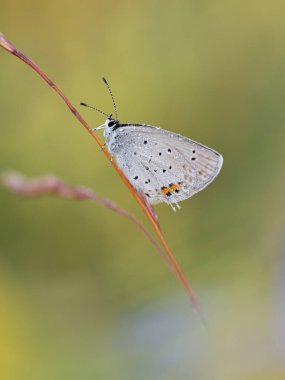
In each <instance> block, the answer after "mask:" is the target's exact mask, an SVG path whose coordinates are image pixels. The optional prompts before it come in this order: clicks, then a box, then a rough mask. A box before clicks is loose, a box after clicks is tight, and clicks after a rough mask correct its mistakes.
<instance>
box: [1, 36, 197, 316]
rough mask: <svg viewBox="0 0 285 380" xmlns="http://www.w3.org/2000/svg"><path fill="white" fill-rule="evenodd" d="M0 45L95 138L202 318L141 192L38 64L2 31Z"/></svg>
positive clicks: (183, 276) (190, 290)
mask: <svg viewBox="0 0 285 380" xmlns="http://www.w3.org/2000/svg"><path fill="white" fill-rule="evenodd" d="M0 46H1V47H2V48H3V49H5V50H6V51H8V52H9V53H11V54H13V55H15V56H16V57H17V58H19V59H21V60H22V61H24V62H25V63H26V64H27V65H28V66H30V67H31V68H32V69H33V70H34V71H35V72H36V73H37V74H39V75H40V76H41V77H42V79H43V80H44V81H45V82H46V83H47V84H48V85H49V86H50V87H51V88H52V89H53V90H54V91H55V92H56V93H57V94H58V95H59V96H60V97H61V99H62V100H63V101H64V102H65V104H66V105H67V107H68V108H69V109H70V111H71V112H72V113H73V115H74V116H75V117H76V118H77V120H78V121H79V122H80V123H81V124H82V125H83V127H84V128H85V129H86V130H87V132H88V133H89V134H90V135H91V136H92V137H93V138H94V139H95V140H96V142H97V144H98V145H99V146H100V148H101V149H102V150H103V152H104V154H105V156H106V157H107V159H108V161H110V162H111V164H112V166H113V168H114V169H115V170H116V172H117V173H118V174H119V176H120V177H121V179H122V181H123V182H124V183H125V185H126V186H127V187H128V189H129V190H130V192H131V193H132V195H133V197H134V198H135V199H136V201H137V203H138V204H139V206H140V207H141V209H142V210H143V212H144V213H145V215H146V216H147V218H148V220H149V221H150V223H151V224H152V226H153V228H154V230H155V232H156V235H157V237H158V239H159V240H160V242H161V244H162V246H163V248H164V250H165V253H166V255H167V256H168V258H169V261H170V262H171V263H172V266H173V269H174V272H175V274H176V277H177V278H178V280H179V282H180V283H181V284H182V285H183V287H184V288H185V290H186V291H187V293H188V294H189V296H190V298H191V301H192V305H193V308H194V310H195V311H196V312H197V313H198V314H199V315H200V317H201V319H202V320H204V318H203V314H202V310H201V305H200V303H199V300H198V298H197V297H196V295H195V293H194V291H193V289H192V287H191V285H190V284H189V282H188V281H187V279H186V277H185V275H184V273H183V272H182V269H181V268H180V265H179V264H178V262H177V260H176V259H175V257H174V256H173V254H172V252H171V250H170V248H169V247H168V244H167V243H166V240H165V238H164V236H163V234H162V232H161V229H160V227H159V224H158V221H157V219H156V217H155V214H154V212H153V211H152V209H151V208H150V207H148V205H147V203H146V201H144V199H143V197H142V196H141V194H139V193H138V192H137V191H136V190H135V189H134V188H133V187H132V185H131V184H130V182H129V181H128V179H127V178H126V176H125V175H124V173H123V172H122V171H121V170H120V169H119V167H118V166H117V164H116V162H115V161H114V160H111V155H110V153H109V152H108V151H107V149H106V148H105V146H104V144H103V143H102V142H101V140H100V139H99V137H98V136H97V135H96V134H95V133H94V132H93V131H92V129H91V128H90V127H89V125H88V124H87V122H86V121H85V120H84V119H83V117H82V116H81V115H80V113H79V112H78V111H77V109H76V108H75V107H74V106H73V105H72V103H71V102H70V101H69V99H68V98H67V97H66V96H65V95H64V93H63V92H62V91H61V90H60V89H59V88H58V87H57V86H56V84H55V83H54V82H53V81H52V80H51V79H50V78H49V77H48V76H47V75H46V74H45V73H44V72H43V71H42V70H41V69H40V68H39V66H38V65H36V64H35V63H34V62H33V61H32V60H30V59H29V58H28V57H27V56H26V55H25V54H23V53H22V52H21V51H20V50H19V49H17V48H16V47H15V46H14V45H13V44H12V43H11V42H10V41H9V40H8V39H7V38H6V37H5V36H4V35H3V34H2V33H0Z"/></svg>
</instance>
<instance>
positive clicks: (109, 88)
mask: <svg viewBox="0 0 285 380" xmlns="http://www.w3.org/2000/svg"><path fill="white" fill-rule="evenodd" d="M102 79H103V82H104V83H105V85H106V86H107V88H108V90H109V93H110V95H111V98H112V102H113V106H114V110H115V114H116V119H118V112H117V106H116V102H115V98H114V96H113V93H112V90H111V87H110V85H109V83H108V82H107V79H106V78H104V77H102Z"/></svg>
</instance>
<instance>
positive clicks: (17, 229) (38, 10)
mask: <svg viewBox="0 0 285 380" xmlns="http://www.w3.org/2000/svg"><path fill="white" fill-rule="evenodd" d="M284 16H285V4H284V1H274V2H272V1H269V0H265V1H244V0H241V1H228V0H227V1H226V0H215V1H214V0H206V1H198V0H196V1H183V0H182V1H179V2H177V1H161V0H158V1H148V0H147V1H130V0H122V1H110V0H105V1H96V0H95V1H85V0H83V1H80V2H77V1H73V0H71V1H68V2H67V1H54V0H50V1H49V2H37V1H35V0H29V1H25V2H23V1H20V0H14V1H8V0H2V2H1V14H0V25H1V31H2V32H3V33H4V34H5V35H6V36H7V37H8V38H9V39H10V40H11V41H12V42H14V43H15V44H16V45H17V47H18V48H20V49H21V50H22V51H23V52H24V53H26V54H27V55H28V56H29V57H30V58H31V59H33V60H34V61H35V62H37V63H38V64H39V65H40V67H41V68H42V69H43V70H44V71H45V72H46V73H47V74H48V75H49V76H50V77H51V79H52V80H54V81H55V82H56V83H57V85H58V86H59V87H60V88H61V89H62V90H63V91H64V92H65V94H66V95H67V96H68V97H69V99H70V100H71V101H72V102H73V104H78V103H79V102H80V101H84V102H86V103H89V104H91V105H94V106H96V107H98V108H101V109H103V110H104V111H105V112H109V113H111V112H113V109H112V103H111V99H110V97H109V94H108V92H107V90H106V88H105V86H104V84H103V83H102V81H101V76H102V75H104V76H106V77H107V78H108V80H109V82H110V84H111V87H112V90H113V92H114V95H115V98H116V101H117V105H118V108H119V117H120V119H121V121H128V122H137V123H140V122H142V123H148V124H153V125H159V126H161V127H162V128H164V129H168V130H172V131H174V132H178V133H181V134H184V135H186V136H188V137H191V138H192V139H194V140H197V141H199V142H201V143H203V144H205V145H207V146H210V147H212V148H213V149H216V150H217V151H218V152H220V153H222V154H223V156H224V166H223V169H222V171H221V173H220V175H219V176H218V177H217V179H216V180H215V181H214V182H213V184H211V185H210V186H209V187H208V188H207V189H206V190H204V191H203V192H201V193H199V194H198V195H196V196H194V197H193V198H192V199H190V200H188V201H185V202H183V203H182V204H181V206H182V210H181V211H179V212H177V213H176V214H174V213H173V211H172V210H171V208H170V207H168V206H166V205H158V206H157V207H156V211H157V214H158V216H159V221H160V224H161V226H162V229H163V231H164V233H165V237H166V239H167V241H168V243H169V246H170V247H171V249H172V251H173V253H174V254H175V256H176V258H177V259H178V261H179V262H180V264H181V266H182V268H183V269H184V271H185V274H186V276H187V278H188V279H189V280H190V281H191V283H192V285H193V287H194V289H195V291H196V293H197V294H198V296H199V298H200V300H201V302H202V303H203V306H204V309H205V314H206V317H207V321H208V325H207V328H206V329H205V328H204V327H203V326H202V325H201V323H200V321H199V319H198V318H197V316H196V315H195V314H194V313H193V310H192V309H191V306H190V303H189V300H188V297H187V296H186V294H185V292H184V290H183V289H182V287H181V286H180V285H179V284H178V283H177V281H176V279H175V278H174V276H173V275H172V273H171V272H170V271H169V270H168V268H167V267H166V266H165V264H164V262H163V261H162V260H161V258H160V257H159V256H158V255H157V253H156V252H155V251H154V249H153V247H152V246H151V245H150V243H149V241H147V240H146V239H145V237H144V236H143V235H142V233H141V232H140V231H139V230H138V229H137V228H136V226H134V225H133V224H131V223H130V222H129V221H128V220H125V219H123V218H122V217H120V216H119V215H117V214H114V213H112V212H111V211H110V210H107V209H104V208H102V207H100V206H97V205H95V204H92V203H88V202H86V203H84V202H82V203H80V202H75V201H68V200H63V199H59V198H53V197H44V198H37V199H21V198H18V197H16V196H15V195H12V194H9V193H8V192H7V191H6V190H4V189H3V188H1V189H0V373H1V379H3V380H10V379H11V380H14V379H17V380H19V379H21V380H22V379H24V380H26V379H29V380H34V379H39V378H40V379H54V380H57V379H58V380H64V379H66V380H67V379H68V380H72V379H103V380H105V379H106V380H107V379H108V380H109V379H124V380H133V379H136V380H144V379H158V380H160V379H163V380H168V379H169V380H170V379H174V378H175V379H179V380H186V379H187V380H188V379H195V380H196V379H198V380H200V379H202V380H204V379H211V380H213V379H219V380H224V379H225V380H228V379H231V380H232V379H234V380H249V379H250V380H257V379H258V380H261V379H262V380H263V379H274V380H275V379H284V376H285V360H284V359H285V325H284V318H285V295H284V287H285V237H284V225H285V211H284V190H285V176H284V160H285V150H284V140H285V130H284V122H285V114H284V93H285V75H284V72H285V70H284V69H285V48H284V47H285V24H284ZM0 68H1V70H0V88H1V91H0V109H1V114H0V120H1V121H0V128H1V139H0V172H1V173H2V172H5V171H8V170H17V171H20V172H22V173H24V174H25V175H27V176H28V177H37V176H41V175H45V174H50V173H52V174H54V175H56V176H58V177H59V178H61V179H62V180H64V181H66V182H68V183H70V184H74V185H85V186H89V187H91V188H92V189H94V191H96V193H98V194H99V195H101V196H103V197H106V198H109V199H112V200H113V201H115V202H116V203H117V204H118V205H120V206H121V207H123V208H125V209H127V210H129V211H130V212H131V213H133V214H134V215H136V216H137V217H138V218H139V219H141V220H143V221H144V222H145V223H146V224H147V222H146V220H145V219H144V217H143V215H142V212H141V210H140V209H139V207H138V206H137V204H136V203H135V201H134V200H133V199H132V197H131V196H130V193H129V192H128V190H127V189H126V188H125V186H124V185H123V184H122V182H121V180H120V179H119V177H118V175H117V173H116V172H115V171H114V170H112V169H111V167H110V165H109V163H108V162H107V161H106V159H105V157H104V156H103V154H102V153H101V152H100V149H99V148H98V146H97V145H96V143H95V142H94V141H93V139H92V138H90V136H89V135H88V134H87V133H86V131H85V130H84V128H82V127H81V125H80V124H79V123H78V121H77V120H76V119H75V118H74V117H73V115H72V114H71V113H70V112H69V110H68V109H67V108H66V106H65V105H64V104H63V102H62V101H61V100H60V99H59V98H58V96H57V95H56V94H55V93H54V92H53V91H52V90H51V89H50V88H49V87H48V86H47V85H46V84H45V83H44V82H43V81H42V79H40V78H39V77H38V76H37V75H36V74H35V73H34V72H33V71H32V70H31V69H30V68H28V67H27V66H26V65H24V64H23V63H22V62H20V61H19V60H18V59H16V58H14V57H13V56H11V55H9V54H8V53H7V52H5V51H4V50H1V51H0ZM80 112H81V113H82V115H83V116H84V117H85V118H86V120H87V121H88V122H89V123H90V125H91V126H93V127H95V126H98V125H100V124H102V122H103V121H104V118H103V117H101V115H100V114H98V113H96V112H93V111H91V110H88V109H80Z"/></svg>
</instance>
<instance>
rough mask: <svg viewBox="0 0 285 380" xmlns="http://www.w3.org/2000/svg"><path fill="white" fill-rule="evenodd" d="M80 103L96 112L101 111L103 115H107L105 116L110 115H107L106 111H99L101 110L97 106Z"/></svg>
mask: <svg viewBox="0 0 285 380" xmlns="http://www.w3.org/2000/svg"><path fill="white" fill-rule="evenodd" d="M80 105H81V106H84V107H88V108H92V109H93V110H95V111H97V112H100V113H102V114H103V115H105V116H107V117H109V116H110V115H108V114H107V113H106V112H104V111H101V110H99V109H98V108H95V107H92V106H89V105H88V104H86V103H80Z"/></svg>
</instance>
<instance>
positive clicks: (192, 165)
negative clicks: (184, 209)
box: [110, 124, 223, 204]
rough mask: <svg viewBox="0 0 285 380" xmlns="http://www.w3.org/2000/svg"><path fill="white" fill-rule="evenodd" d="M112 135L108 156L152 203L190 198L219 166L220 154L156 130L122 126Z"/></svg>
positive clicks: (207, 181) (210, 178)
mask: <svg viewBox="0 0 285 380" xmlns="http://www.w3.org/2000/svg"><path fill="white" fill-rule="evenodd" d="M115 132H116V136H115V140H114V141H115V145H114V146H113V149H112V148H111V147H110V148H111V149H110V151H111V153H114V155H115V157H116V160H117V162H118V165H119V167H120V168H121V169H122V171H123V172H124V173H125V174H126V176H127V178H128V179H129V181H130V182H131V183H132V185H133V186H134V187H135V188H136V189H137V190H139V191H141V192H143V193H144V194H145V195H146V196H147V197H148V198H149V201H150V202H151V203H152V204H155V203H159V202H166V203H169V204H175V203H177V202H180V201H182V200H185V199H187V198H189V197H191V196H192V195H194V194H195V193H197V192H198V191H200V190H202V189H204V188H205V187H206V186H207V185H208V184H209V183H210V182H212V181H213V179H214V178H215V177H216V176H217V175H218V173H219V171H220V169H221V167H222V162H223V158H222V156H221V155H220V154H219V153H217V152H215V151H214V150H212V149H210V148H208V147H206V146H204V145H202V144H200V143H197V142H195V141H193V140H191V139H189V138H187V137H184V136H181V135H179V134H176V133H172V132H169V131H166V130H163V129H160V128H158V127H153V126H149V125H136V124H122V125H121V127H120V128H118V129H117V130H116V131H115ZM115 132H114V133H115Z"/></svg>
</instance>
